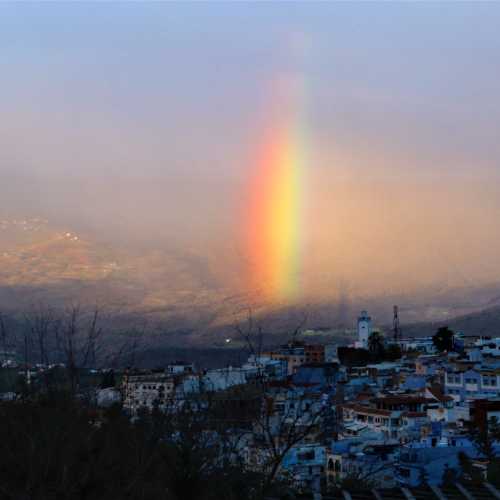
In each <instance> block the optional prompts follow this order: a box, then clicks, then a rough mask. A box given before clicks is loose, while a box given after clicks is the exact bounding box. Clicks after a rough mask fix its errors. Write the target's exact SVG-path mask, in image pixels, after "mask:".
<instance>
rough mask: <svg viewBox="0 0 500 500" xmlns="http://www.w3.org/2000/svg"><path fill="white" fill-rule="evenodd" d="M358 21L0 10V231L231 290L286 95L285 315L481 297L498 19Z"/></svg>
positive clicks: (496, 151) (314, 13)
mask: <svg viewBox="0 0 500 500" xmlns="http://www.w3.org/2000/svg"><path fill="white" fill-rule="evenodd" d="M360 7H361V6H356V5H341V4H334V5H328V4H317V5H315V7H314V8H313V9H311V8H309V7H307V9H306V6H305V5H300V4H294V5H293V6H290V8H289V9H287V12H286V13H285V15H284V13H283V12H282V11H281V10H280V9H279V8H278V6H277V5H253V6H252V7H251V9H250V6H248V5H236V4H216V5H211V6H210V7H208V6H203V5H196V6H195V5H180V4H158V5H157V4H150V5H144V6H136V5H129V4H125V5H92V6H87V5H68V4H60V5H56V4H54V5H47V6H44V7H43V11H42V10H41V9H40V7H39V6H37V5H26V6H24V5H23V6H19V5H17V6H16V8H15V9H14V8H12V6H9V5H2V6H1V7H0V10H1V21H0V26H1V28H2V29H1V34H0V40H1V44H2V47H3V48H2V57H1V60H0V71H1V72H2V80H3V83H2V90H3V97H4V98H3V99H2V100H1V101H0V111H1V113H2V124H1V126H0V127H1V134H0V173H1V183H0V199H1V205H0V206H1V217H2V218H9V217H10V218H12V217H14V218H15V217H33V216H41V217H46V218H47V219H49V220H50V221H51V223H53V224H54V225H55V226H57V227H58V228H64V230H71V231H77V232H82V233H83V234H84V235H85V238H86V239H88V240H92V241H94V242H96V244H102V245H107V246H110V245H111V246H113V245H114V246H116V247H117V248H120V249H126V250H127V251H129V252H135V253H137V254H140V253H141V252H144V251H158V250H160V251H166V250H168V251H172V252H176V253H177V254H180V255H184V256H185V257H186V259H188V262H190V263H191V272H192V273H193V274H197V273H198V275H199V277H200V280H201V281H199V282H198V284H197V283H196V282H195V281H193V282H192V285H191V286H192V287H193V288H196V287H198V286H200V288H201V289H208V290H212V289H217V290H223V295H224V296H225V295H231V294H232V293H238V292H242V291H248V290H246V287H247V284H246V276H248V273H249V272H251V271H249V270H248V269H249V267H251V263H249V261H248V258H249V257H248V255H249V252H248V248H245V243H244V242H245V238H244V233H245V227H244V222H243V221H244V213H245V209H246V205H247V203H248V199H247V196H248V192H247V191H248V190H247V186H248V184H249V183H250V182H251V180H252V177H253V175H255V173H254V172H255V167H256V165H255V164H254V162H255V151H256V150H258V149H259V147H261V141H262V140H263V137H264V134H263V130H265V128H266V127H267V126H268V125H269V123H268V120H270V116H271V113H270V112H269V110H270V109H273V113H272V115H273V116H275V114H276V112H278V113H279V109H280V103H279V102H278V104H277V103H276V96H275V94H274V93H273V89H274V85H275V82H276V81H277V80H280V79H283V78H284V79H287V78H300V79H301V80H302V81H303V82H304V88H305V91H304V93H305V102H306V105H305V109H304V114H303V124H302V129H303V130H304V140H305V143H306V144H307V155H306V158H307V159H306V167H307V168H306V172H305V176H304V179H303V186H302V193H303V197H304V213H303V219H304V220H303V230H302V234H301V245H302V249H301V270H300V272H301V278H300V279H301V284H302V285H301V287H302V289H301V299H302V300H304V301H307V302H308V303H310V302H312V303H315V302H318V303H319V302H325V301H326V302H327V301H329V300H331V301H335V300H338V299H339V297H342V296H344V295H345V294H347V295H349V296H351V297H380V296H394V295H397V294H411V293H414V294H420V293H425V292H426V291H428V290H430V289H432V290H442V289H450V290H451V289H454V288H457V287H464V286H465V287H470V286H473V287H479V286H483V285H484V286H486V285H491V284H495V283H498V282H499V281H500V268H499V267H498V265H497V259H498V254H499V252H500V227H499V224H498V220H499V215H500V196H499V194H500V193H499V192H498V191H499V189H500V188H499V187H498V186H500V184H499V182H498V181H499V173H500V170H499V160H500V145H499V143H498V140H497V137H496V129H497V124H498V122H499V119H500V97H499V94H498V89H497V87H496V85H492V83H491V82H498V80H499V77H500V74H499V73H500V69H499V67H498V65H495V64H492V60H493V58H494V57H495V56H496V55H497V54H498V49H500V34H499V33H498V30H497V26H498V21H500V7H499V6H498V5H494V4H489V5H474V6H472V5H467V4H454V5H453V6H451V5H450V6H446V7H444V6H441V5H440V6H438V5H436V4H425V5H417V4H410V5H404V6H403V5H399V4H385V5H380V4H379V5H377V6H376V8H375V6H374V7H373V8H372V9H371V8H370V7H369V6H366V5H363V11H362V12H361V9H360ZM371 10H372V11H373V12H371ZM438 10H439V12H440V15H439V22H438V17H436V13H437V11H438ZM369 14H371V15H369ZM424 31H425V36H423V34H422V33H423V32H424ZM297 40H298V41H297ZM297 46H299V48H297ZM278 101H279V100H278ZM276 109H277V110H278V111H276ZM200 282H201V283H202V284H201V285H199V283H200ZM170 286H172V287H174V288H175V287H176V283H170ZM183 286H184V285H183ZM185 286H187V287H189V285H185ZM190 291H191V292H195V291H196V290H190ZM218 297H219V296H218Z"/></svg>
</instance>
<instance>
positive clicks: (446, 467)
mask: <svg viewBox="0 0 500 500" xmlns="http://www.w3.org/2000/svg"><path fill="white" fill-rule="evenodd" d="M358 327H359V330H358V340H357V341H356V344H355V346H354V347H358V348H368V347H369V339H370V336H371V334H372V332H371V320H370V318H369V317H368V316H367V314H366V313H365V312H363V313H362V314H361V316H360V320H359V321H358ZM390 342H397V344H398V348H399V349H400V351H401V357H400V358H399V359H396V360H395V361H394V360H393V361H382V360H381V361H380V362H374V363H365V364H360V365H356V364H352V363H349V364H347V363H346V364H342V363H341V361H340V360H339V359H338V357H337V350H336V349H335V348H332V346H324V345H308V344H306V343H304V342H300V341H293V342H290V343H288V344H286V345H283V346H280V347H279V348H276V349H274V350H272V351H269V352H263V353H259V354H254V355H252V356H250V357H249V359H248V360H247V362H246V363H244V364H243V365H242V366H239V367H228V368H224V369H214V370H206V371H202V372H199V371H197V370H196V369H195V367H194V366H193V364H191V363H185V362H178V363H173V364H171V365H169V366H168V367H167V368H166V369H165V370H161V371H134V372H132V371H129V372H126V373H125V374H124V376H123V378H122V381H121V387H120V392H119V395H117V392H116V389H110V390H109V391H111V392H110V393H109V397H110V398H111V399H110V401H111V400H113V397H114V398H115V399H117V398H118V397H120V398H121V400H122V403H123V406H124V408H125V410H126V411H128V412H129V413H130V414H131V415H137V414H138V412H139V411H141V409H142V410H144V409H147V410H153V409H154V408H158V409H160V410H163V411H170V410H171V409H172V408H174V409H175V408H176V407H177V408H178V407H179V405H182V404H184V402H185V401H187V400H196V399H200V398H203V397H204V395H206V394H212V395H213V394H215V395H217V401H218V402H219V403H220V405H222V406H221V407H223V408H225V409H226V410H227V411H226V413H225V417H224V418H227V422H228V426H229V427H230V428H231V429H232V430H233V431H234V433H235V434H237V433H238V432H240V433H242V435H244V436H245V438H244V439H241V440H240V443H241V444H240V448H239V450H238V453H239V458H240V459H243V460H244V462H245V463H246V464H247V466H248V467H255V468H257V467H263V466H267V467H271V466H273V465H277V467H276V474H277V476H278V477H282V478H286V479H287V480H289V481H291V482H293V483H294V484H296V486H297V487H298V488H302V489H305V490H308V491H312V492H320V491H324V490H325V489H326V490H328V488H330V487H331V488H334V487H336V486H338V485H339V484H342V481H344V480H345V479H347V478H352V479H355V480H356V479H357V480H358V481H360V482H361V481H367V482H369V483H370V484H377V485H379V486H380V487H386V488H391V487H396V486H398V487H401V486H403V487H408V488H411V487H415V486H418V485H419V484H420V483H421V482H422V480H423V479H425V481H426V483H428V484H429V485H435V486H438V485H439V484H441V483H442V480H443V475H444V474H445V473H447V472H449V471H450V470H457V471H458V469H459V468H460V457H461V456H462V455H463V454H464V453H465V454H466V455H467V456H468V457H469V459H470V460H471V461H472V463H473V464H474V465H475V466H477V467H478V468H481V467H483V469H484V468H485V464H484V461H485V457H484V456H482V455H481V453H480V451H479V448H478V446H477V443H475V442H474V439H472V436H471V429H473V428H475V429H485V428H486V426H487V425H488V422H489V421H490V420H491V418H492V417H500V339H489V338H488V339H486V338H484V337H465V336H460V335H458V336H457V345H460V349H459V352H437V351H436V348H435V346H434V344H433V341H432V337H429V338H419V339H397V340H392V341H390ZM113 391H115V392H114V393H113ZM113 394H114V396H113ZM104 399H105V398H104ZM495 446H496V444H495Z"/></svg>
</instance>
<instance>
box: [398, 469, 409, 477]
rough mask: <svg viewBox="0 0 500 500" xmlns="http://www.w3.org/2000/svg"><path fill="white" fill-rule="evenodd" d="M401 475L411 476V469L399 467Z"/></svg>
mask: <svg viewBox="0 0 500 500" xmlns="http://www.w3.org/2000/svg"><path fill="white" fill-rule="evenodd" d="M399 475H400V476H401V477H410V469H399Z"/></svg>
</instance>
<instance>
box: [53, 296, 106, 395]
mask: <svg viewBox="0 0 500 500" xmlns="http://www.w3.org/2000/svg"><path fill="white" fill-rule="evenodd" d="M102 332H103V330H102V326H101V310H100V308H99V306H97V305H96V306H95V307H94V308H93V309H92V310H89V311H87V310H85V309H83V308H82V307H81V306H80V305H79V304H76V305H72V306H70V307H69V308H68V309H67V310H66V311H65V314H64V316H63V319H62V320H61V327H60V328H58V329H57V332H56V334H57V335H56V342H57V347H58V349H59V352H60V353H61V354H62V355H63V358H64V361H65V365H66V371H67V374H68V378H69V384H70V390H71V393H72V394H74V393H75V392H76V391H77V390H78V388H79V384H80V371H81V370H82V369H84V368H88V367H89V366H95V363H96V357H97V354H98V352H99V350H100V348H101V343H100V340H101V336H102Z"/></svg>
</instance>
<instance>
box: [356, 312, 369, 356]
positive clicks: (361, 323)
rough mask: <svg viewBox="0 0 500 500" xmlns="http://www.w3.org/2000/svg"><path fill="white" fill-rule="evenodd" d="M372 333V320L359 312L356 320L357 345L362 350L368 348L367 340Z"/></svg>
mask: <svg viewBox="0 0 500 500" xmlns="http://www.w3.org/2000/svg"><path fill="white" fill-rule="evenodd" d="M371 333H372V319H371V318H370V316H368V313H367V312H366V311H361V315H360V316H359V318H358V345H359V347H362V348H363V349H367V348H368V338H369V337H370V335H371Z"/></svg>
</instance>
